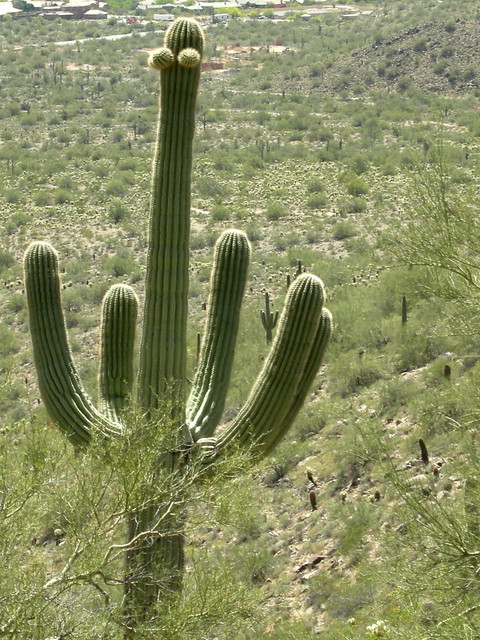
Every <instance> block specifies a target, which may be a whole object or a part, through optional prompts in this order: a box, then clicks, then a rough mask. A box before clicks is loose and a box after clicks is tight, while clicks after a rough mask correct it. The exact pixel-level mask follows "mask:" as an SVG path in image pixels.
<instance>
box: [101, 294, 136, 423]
mask: <svg viewBox="0 0 480 640" xmlns="http://www.w3.org/2000/svg"><path fill="white" fill-rule="evenodd" d="M137 315H138V300H137V296H136V295H135V293H134V291H133V289H132V288H131V287H129V286H127V285H125V284H116V285H113V287H111V288H110V289H109V290H108V291H107V293H106V295H105V297H104V299H103V304H102V325H101V341H100V365H99V372H98V387H99V400H100V408H101V410H102V412H103V413H104V414H105V415H106V416H108V417H109V418H110V419H111V420H113V421H116V422H117V421H120V416H121V413H122V410H123V409H124V408H125V405H126V403H127V402H128V400H129V399H130V398H131V394H132V386H133V376H134V371H133V349H134V345H135V328H136V321H137Z"/></svg>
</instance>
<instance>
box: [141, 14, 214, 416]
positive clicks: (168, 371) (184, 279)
mask: <svg viewBox="0 0 480 640" xmlns="http://www.w3.org/2000/svg"><path fill="white" fill-rule="evenodd" d="M203 46H204V42H203V33H202V30H201V29H200V27H199V25H198V24H197V23H196V22H194V21H193V20H187V19H181V20H177V21H175V22H174V23H173V24H172V26H171V27H170V28H169V29H168V30H167V33H166V35H165V47H164V49H169V50H170V51H171V52H172V54H173V58H174V60H173V62H171V63H170V64H169V65H168V66H167V68H163V70H161V72H160V96H161V97H160V101H161V102H160V115H159V122H158V138H157V146H156V150H155V157H154V160H153V177H152V195H151V204H150V238H149V250H148V258H147V276H146V283H145V307H144V330H143V337H142V344H141V347H140V373H139V385H138V389H139V398H138V400H139V403H140V405H141V406H142V407H143V409H144V410H145V411H146V412H147V413H149V412H151V411H152V410H154V409H155V408H156V407H157V406H158V402H159V399H160V398H162V397H164V396H165V394H166V392H167V390H168V391H169V392H170V393H174V394H175V395H178V394H180V395H182V394H185V393H186V388H185V382H186V353H187V348H186V327H187V313H188V304H187V303H188V264H189V257H190V251H189V238H190V180H191V168H192V140H193V134H194V132H195V105H196V99H197V90H198V85H199V81H200V64H199V62H200V59H201V56H202V54H203ZM186 49H188V50H189V60H190V62H191V60H192V59H193V58H194V57H195V56H194V55H193V53H192V49H193V50H195V51H196V52H197V54H198V56H197V64H196V66H193V67H192V66H185V65H184V66H182V65H181V64H180V62H179V57H180V56H181V52H182V51H183V50H186ZM152 58H155V52H154V53H153V54H152V56H151V59H152ZM175 58H176V59H175ZM184 62H185V61H184Z"/></svg>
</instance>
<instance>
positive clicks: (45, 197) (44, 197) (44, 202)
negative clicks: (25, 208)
mask: <svg viewBox="0 0 480 640" xmlns="http://www.w3.org/2000/svg"><path fill="white" fill-rule="evenodd" d="M32 200H33V202H34V204H35V205H36V206H37V207H46V206H48V205H49V204H52V194H51V193H50V192H49V191H35V192H34V193H33V194H32Z"/></svg>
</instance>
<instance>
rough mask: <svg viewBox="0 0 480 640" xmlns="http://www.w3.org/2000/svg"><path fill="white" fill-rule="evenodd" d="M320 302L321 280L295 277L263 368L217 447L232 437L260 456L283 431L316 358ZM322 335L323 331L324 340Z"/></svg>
mask: <svg viewBox="0 0 480 640" xmlns="http://www.w3.org/2000/svg"><path fill="white" fill-rule="evenodd" d="M323 301H324V291H323V284H322V281H321V280H320V279H319V278H317V277H316V276H313V275H310V274H302V275H300V276H298V278H297V279H296V280H295V282H294V283H293V285H292V286H291V287H290V289H289V292H288V295H287V299H286V301H285V308H284V311H283V313H282V316H281V318H280V324H279V328H278V332H277V335H276V337H275V340H274V342H273V345H272V348H271V351H270V354H269V356H268V358H267V360H266V362H265V365H264V368H263V370H262V372H261V373H260V375H259V376H258V378H257V381H256V382H255V385H254V387H253V389H252V392H251V394H250V397H249V398H248V400H247V402H246V403H245V405H244V406H243V408H242V409H241V410H240V412H239V413H238V415H237V416H236V418H234V420H233V421H232V422H231V423H230V425H229V426H228V428H227V429H226V430H225V432H224V433H223V434H222V435H221V436H220V437H219V439H218V445H217V447H218V451H221V450H222V449H224V448H225V447H227V446H228V445H229V444H231V443H232V442H233V440H235V442H236V443H237V444H238V445H241V446H250V445H254V446H255V447H256V448H257V451H256V453H257V455H259V456H263V455H266V453H268V451H270V450H271V448H272V443H273V442H277V441H278V440H279V439H280V438H281V437H282V436H283V435H284V433H285V430H286V429H288V427H289V426H290V425H291V421H292V420H293V418H294V417H295V414H296V412H297V411H298V408H300V402H299V397H300V396H302V395H303V397H305V395H306V393H307V389H306V387H307V383H308V381H310V383H311V382H312V369H313V366H314V365H316V364H317V363H318V355H317V354H315V355H313V354H312V352H313V350H314V349H315V348H318V340H319V333H320V334H321V331H320V330H319V327H320V325H321V324H322V322H321V320H322V305H323ZM324 322H325V321H324ZM326 339H327V335H324V338H323V341H324V342H325V343H326Z"/></svg>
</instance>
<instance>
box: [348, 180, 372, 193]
mask: <svg viewBox="0 0 480 640" xmlns="http://www.w3.org/2000/svg"><path fill="white" fill-rule="evenodd" d="M345 186H346V189H347V193H348V194H349V195H351V196H364V195H366V194H367V193H368V186H367V184H366V182H364V180H362V179H361V178H353V179H352V180H349V181H348V182H347V183H346V185H345Z"/></svg>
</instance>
